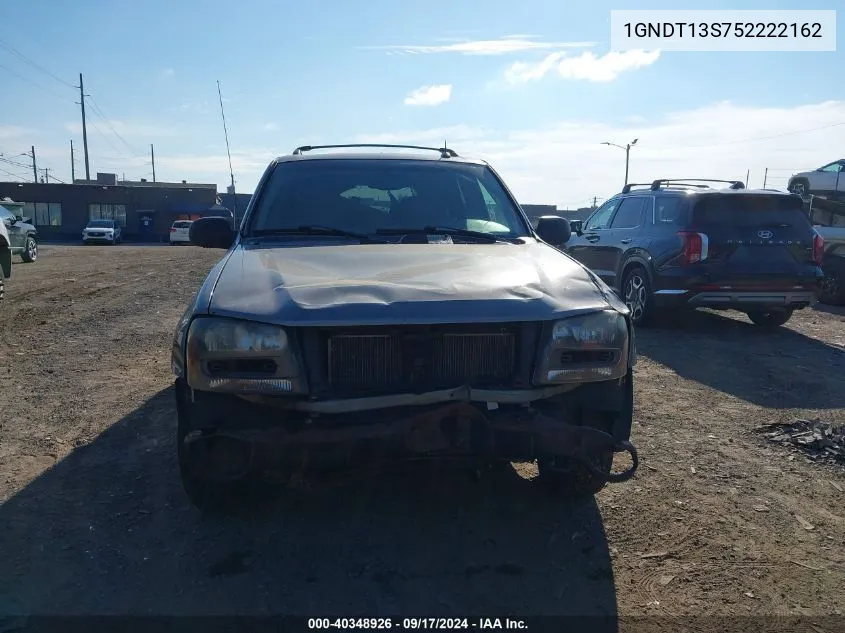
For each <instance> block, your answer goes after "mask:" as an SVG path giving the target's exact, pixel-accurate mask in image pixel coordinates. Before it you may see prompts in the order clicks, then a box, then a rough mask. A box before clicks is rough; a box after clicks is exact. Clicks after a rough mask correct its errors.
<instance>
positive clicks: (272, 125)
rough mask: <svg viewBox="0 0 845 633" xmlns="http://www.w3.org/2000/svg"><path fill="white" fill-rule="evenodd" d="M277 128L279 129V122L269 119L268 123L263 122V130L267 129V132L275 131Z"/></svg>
mask: <svg viewBox="0 0 845 633" xmlns="http://www.w3.org/2000/svg"><path fill="white" fill-rule="evenodd" d="M278 129H279V124H278V123H275V122H273V121H270V123H265V124H264V130H265V131H267V132H275V131H277V130H278Z"/></svg>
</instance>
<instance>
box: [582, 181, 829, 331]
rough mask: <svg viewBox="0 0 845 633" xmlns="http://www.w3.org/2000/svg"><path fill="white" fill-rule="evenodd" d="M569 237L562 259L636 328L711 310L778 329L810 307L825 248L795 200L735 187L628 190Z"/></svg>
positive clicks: (698, 184)
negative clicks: (676, 314) (672, 313)
mask: <svg viewBox="0 0 845 633" xmlns="http://www.w3.org/2000/svg"><path fill="white" fill-rule="evenodd" d="M710 183H724V184H727V185H728V187H726V188H715V187H713V186H711V184H710ZM643 187H645V189H643ZM573 228H574V229H575V233H574V234H573V235H572V238H571V240H570V241H569V242H568V243H567V244H566V252H567V253H569V254H570V255H571V256H572V257H574V258H575V259H577V260H579V261H580V262H582V263H583V264H585V265H587V266H588V267H589V268H591V269H592V270H593V271H594V272H595V273H596V274H598V275H599V276H600V277H601V278H602V279H603V280H604V281H605V282H606V283H607V284H608V285H609V286H611V287H612V288H614V289H615V290H616V291H617V292H619V293H620V295H621V296H622V298H623V300H624V301H625V303H626V304H627V305H628V307H629V308H630V310H631V318H632V320H633V322H634V323H635V324H648V323H649V322H650V321H653V319H654V317H655V316H656V314H657V313H659V312H661V311H665V310H666V309H675V310H678V309H682V308H714V309H717V310H739V311H741V312H745V313H746V314H747V315H748V317H749V318H750V319H751V320H752V321H753V322H754V323H756V324H757V325H761V326H778V325H783V324H784V323H786V322H787V321H788V320H789V318H790V317H791V316H792V313H793V311H794V310H797V309H798V310H800V309H801V308H805V307H807V306H809V305H811V304H813V303H814V302H815V301H816V299H817V298H818V293H819V281H820V280H821V279H822V278H823V273H822V271H821V268H820V263H821V258H822V254H823V252H824V241H823V239H822V238H821V236H820V235H818V233H816V231H815V230H814V229H813V227H812V225H811V224H810V221H809V219H808V217H807V214H806V213H805V212H804V205H803V201H802V200H801V198H800V197H799V196H796V195H793V194H789V193H784V192H779V191H773V190H768V189H763V190H752V189H746V188H745V186H744V185H743V183H742V182H739V181H720V180H705V179H685V180H667V179H663V180H655V181H654V182H652V183H650V184H629V185H625V187H624V188H623V190H622V193H620V194H619V195H616V196H614V197H612V198H611V199H610V200H608V201H607V202H605V203H604V204H603V205H602V206H600V207H599V208H598V209H596V211H595V212H594V213H593V214H592V215H591V216H590V217H589V218H588V219H587V220H586V221H585V222H583V223H578V222H575V223H573Z"/></svg>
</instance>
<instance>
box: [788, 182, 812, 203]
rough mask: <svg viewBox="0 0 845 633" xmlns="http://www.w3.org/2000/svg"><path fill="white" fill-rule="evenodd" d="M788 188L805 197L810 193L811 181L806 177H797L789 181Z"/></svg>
mask: <svg viewBox="0 0 845 633" xmlns="http://www.w3.org/2000/svg"><path fill="white" fill-rule="evenodd" d="M788 189H789V191H790V193H795V194H798V195H799V196H801V197H802V198H803V197H805V196H807V195H808V194H809V193H810V181H809V180H807V179H806V178H796V179H795V180H793V181H792V182H791V183H789V187H788Z"/></svg>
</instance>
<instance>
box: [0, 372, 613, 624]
mask: <svg viewBox="0 0 845 633" xmlns="http://www.w3.org/2000/svg"><path fill="white" fill-rule="evenodd" d="M172 403H173V393H172V389H167V390H164V391H162V392H160V393H159V394H157V395H156V396H155V397H153V398H152V399H150V400H149V401H147V402H146V403H145V404H144V405H143V406H141V407H140V408H139V409H138V410H136V411H135V412H134V413H132V414H131V415H129V416H127V417H126V418H124V419H122V420H121V421H120V422H118V423H116V424H114V425H113V426H112V427H110V428H109V429H108V430H107V431H106V432H104V433H103V434H102V435H100V436H99V437H98V438H97V439H96V440H95V441H94V442H93V443H91V444H89V445H87V446H84V447H81V448H79V449H77V450H75V451H74V452H72V453H71V454H70V455H69V456H68V457H66V458H65V459H63V460H62V461H60V462H59V463H58V464H56V466H55V467H54V468H52V469H51V470H50V471H48V472H45V473H44V474H43V475H42V476H40V477H39V478H38V479H36V480H34V481H33V482H32V483H31V484H30V485H29V486H27V487H26V488H25V489H23V490H22V491H20V492H19V493H18V494H17V495H15V496H14V497H12V498H11V499H9V500H8V501H7V502H6V503H5V504H4V505H3V506H0V525H2V526H3V534H2V538H0V561H2V563H0V565H2V568H3V569H2V573H0V613H3V612H5V613H6V614H15V613H17V614H30V615H44V614H65V615H66V614H83V615H87V614H101V615H109V614H133V615H139V614H166V615H173V614H177V615H181V614H212V615H217V614H237V615H253V614H256V615H264V614H298V615H310V616H314V615H315V614H318V615H320V616H329V615H338V616H356V615H357V616H361V615H369V616H375V615H382V616H398V615H406V616H407V615H410V614H415V615H417V616H422V617H431V616H435V615H455V616H462V617H465V616H467V615H468V614H479V615H487V614H511V615H526V616H527V615H557V614H561V615H564V614H578V615H603V616H610V618H609V620H603V625H606V626H608V627H609V630H616V625H615V622H614V619H613V618H614V616H615V614H616V593H615V587H614V578H613V571H612V567H611V560H610V555H609V552H608V545H607V541H606V537H605V534H604V529H603V525H602V521H601V516H600V514H599V512H598V508H597V506H596V504H595V502H594V501H592V500H591V501H589V502H586V503H584V504H582V505H578V506H573V505H567V504H565V503H563V502H562V501H560V500H557V499H555V498H553V497H550V496H549V495H548V494H547V493H544V492H543V491H541V490H539V489H538V487H537V486H535V485H533V484H532V483H531V482H530V481H528V480H526V479H523V478H522V477H520V476H519V475H518V474H517V473H516V472H515V471H514V470H513V469H512V468H510V467H505V468H502V469H500V470H499V471H494V472H493V473H491V474H490V475H489V476H488V477H487V478H486V479H482V481H481V482H480V483H473V482H472V481H470V479H469V478H468V477H466V476H465V475H462V474H459V473H454V472H451V473H450V472H444V471H443V470H442V469H437V468H432V467H428V468H419V469H417V468H414V469H413V470H412V471H410V472H406V474H404V475H401V476H400V475H396V474H394V475H389V474H386V473H382V474H371V475H356V476H352V477H349V476H347V477H346V478H345V479H343V480H342V481H339V480H336V481H334V483H332V484H331V485H329V484H322V485H320V486H318V487H315V488H313V489H311V490H308V491H302V492H296V493H292V492H288V493H285V494H283V495H282V496H281V497H280V498H278V499H276V500H275V501H274V502H272V503H271V504H269V507H268V508H266V509H265V510H263V511H262V512H260V513H258V514H249V515H243V516H240V517H237V518H222V519H220V518H218V519H208V518H202V517H201V516H200V515H199V513H198V512H197V511H196V510H195V509H193V508H192V507H191V506H189V505H188V502H187V500H186V498H185V496H184V494H183V492H182V489H181V487H180V484H179V480H178V475H177V469H176V464H175V451H174V447H173V425H174V424H175V421H174V416H175V412H174V407H173V404H172ZM603 630H608V629H603Z"/></svg>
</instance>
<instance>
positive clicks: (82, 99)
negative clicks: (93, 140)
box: [79, 73, 91, 180]
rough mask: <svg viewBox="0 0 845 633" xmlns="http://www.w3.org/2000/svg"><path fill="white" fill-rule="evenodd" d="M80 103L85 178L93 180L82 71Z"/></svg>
mask: <svg viewBox="0 0 845 633" xmlns="http://www.w3.org/2000/svg"><path fill="white" fill-rule="evenodd" d="M79 105H81V106H82V146H83V147H82V149H83V151H84V152H85V180H91V170H90V169H89V167H88V127H87V125H86V123H85V91H84V90H83V88H82V73H79Z"/></svg>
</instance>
